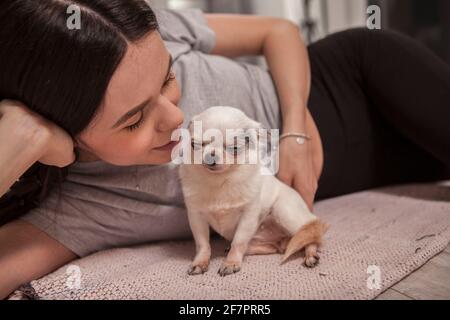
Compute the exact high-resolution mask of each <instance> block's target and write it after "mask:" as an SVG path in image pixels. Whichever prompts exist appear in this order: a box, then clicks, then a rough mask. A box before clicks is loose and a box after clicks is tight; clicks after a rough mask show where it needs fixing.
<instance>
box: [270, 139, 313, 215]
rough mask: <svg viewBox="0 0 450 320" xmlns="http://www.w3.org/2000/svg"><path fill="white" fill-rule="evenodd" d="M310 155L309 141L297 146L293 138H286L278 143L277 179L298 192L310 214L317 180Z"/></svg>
mask: <svg viewBox="0 0 450 320" xmlns="http://www.w3.org/2000/svg"><path fill="white" fill-rule="evenodd" d="M312 155H313V153H312V151H311V143H310V142H309V141H305V143H304V144H303V145H299V144H298V143H297V142H296V141H295V138H294V137H288V138H285V139H283V140H281V141H280V143H279V157H280V161H279V168H278V173H277V178H278V179H280V180H281V181H282V182H284V183H286V184H287V185H288V186H290V187H292V188H294V189H295V190H296V191H297V192H299V193H300V195H301V196H302V198H303V200H304V201H305V202H306V204H307V206H308V208H309V210H310V211H311V212H312V211H313V202H314V197H315V194H316V191H317V187H318V180H319V179H318V175H317V173H316V172H315V170H314V165H313V156H312Z"/></svg>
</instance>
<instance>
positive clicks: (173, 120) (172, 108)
mask: <svg viewBox="0 0 450 320" xmlns="http://www.w3.org/2000/svg"><path fill="white" fill-rule="evenodd" d="M183 120H184V113H183V111H181V109H180V108H179V107H178V106H176V105H175V104H173V103H170V102H169V103H167V104H166V106H163V107H162V110H161V117H160V121H158V131H161V132H166V131H169V130H174V129H176V128H178V127H179V126H180V125H181V124H182V123H183Z"/></svg>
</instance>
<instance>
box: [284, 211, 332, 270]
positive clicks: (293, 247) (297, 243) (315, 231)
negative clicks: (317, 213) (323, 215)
mask: <svg viewBox="0 0 450 320" xmlns="http://www.w3.org/2000/svg"><path fill="white" fill-rule="evenodd" d="M328 227H329V226H328V225H327V224H326V223H324V222H322V221H321V220H320V219H315V220H313V221H311V222H309V223H307V224H305V225H304V226H302V227H301V228H300V229H299V230H298V231H297V232H296V233H295V234H294V236H292V238H291V240H289V243H288V244H287V246H286V250H285V251H284V256H283V258H282V260H281V264H283V263H284V262H285V261H286V259H287V258H289V257H290V256H291V255H293V254H294V253H296V252H297V251H299V250H301V249H303V248H304V247H306V246H307V245H309V244H317V245H318V246H319V245H320V244H321V242H322V237H323V235H324V234H325V232H327V230H328Z"/></svg>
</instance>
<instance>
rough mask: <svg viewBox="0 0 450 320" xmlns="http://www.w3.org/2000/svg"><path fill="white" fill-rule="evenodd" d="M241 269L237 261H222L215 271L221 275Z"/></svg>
mask: <svg viewBox="0 0 450 320" xmlns="http://www.w3.org/2000/svg"><path fill="white" fill-rule="evenodd" d="M240 270H241V265H240V264H239V263H237V262H226V261H225V262H224V263H222V266H221V267H220V269H219V271H218V272H217V273H218V274H220V276H221V277H224V276H227V275H230V274H233V273H236V272H239V271H240Z"/></svg>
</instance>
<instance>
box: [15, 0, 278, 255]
mask: <svg viewBox="0 0 450 320" xmlns="http://www.w3.org/2000/svg"><path fill="white" fill-rule="evenodd" d="M155 13H156V16H157V18H158V22H159V23H160V30H161V36H162V38H163V40H164V43H165V45H166V46H167V49H168V50H169V52H170V53H171V54H172V55H173V58H174V66H173V68H174V71H175V73H176V76H177V80H178V82H179V85H180V87H181V94H182V95H181V100H180V103H179V107H180V108H181V109H182V110H183V112H184V113H185V122H184V127H185V128H186V127H187V124H188V122H189V121H190V119H191V117H192V116H193V115H195V114H198V113H200V112H202V111H203V110H205V109H206V108H208V107H210V106H214V105H228V106H234V107H237V108H240V109H241V110H243V111H244V112H245V113H246V114H247V115H248V116H250V117H252V118H253V119H255V120H257V121H259V122H261V123H262V124H263V125H264V126H266V127H267V128H281V127H280V126H281V118H280V112H279V100H278V96H277V93H276V91H275V87H274V83H273V80H272V78H271V76H270V73H269V72H268V71H267V70H265V69H263V68H262V67H259V66H256V65H253V64H248V63H244V62H238V61H236V60H233V59H229V58H226V57H222V56H217V55H211V54H209V52H211V50H212V49H213V47H214V45H215V41H216V37H215V34H214V32H213V30H212V29H210V28H209V27H208V25H207V23H206V19H205V17H204V15H203V12H202V11H201V10H199V9H183V10H176V11H175V10H167V9H166V10H155ZM58 200H59V202H58ZM20 219H23V220H26V221H28V222H30V223H32V224H33V225H35V226H36V227H38V228H39V229H41V230H43V231H44V232H46V233H47V234H49V235H50V236H51V237H53V238H55V239H56V240H58V241H59V242H61V243H62V244H63V245H64V246H66V247H67V248H69V249H70V250H72V251H73V252H74V253H75V254H77V255H78V256H80V257H83V256H86V255H88V254H90V253H93V252H95V251H98V250H103V249H108V248H113V247H119V246H127V245H135V244H142V243H148V242H151V241H159V240H174V239H186V238H191V237H192V234H191V231H190V229H189V224H188V220H187V215H186V209H185V207H184V202H183V195H182V191H181V186H180V182H179V178H178V174H177V166H175V165H174V164H172V163H168V164H165V165H136V166H115V165H112V164H109V163H106V162H103V161H94V162H76V163H74V164H72V165H71V166H70V167H69V170H68V176H67V178H66V181H64V182H63V183H62V185H61V194H60V197H59V190H58V188H54V189H53V191H52V192H51V193H50V194H49V196H48V197H47V198H46V199H45V200H44V201H43V203H41V205H40V206H39V207H38V208H35V209H33V210H31V211H30V212H28V213H27V214H26V215H25V216H23V217H21V218H20Z"/></svg>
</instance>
